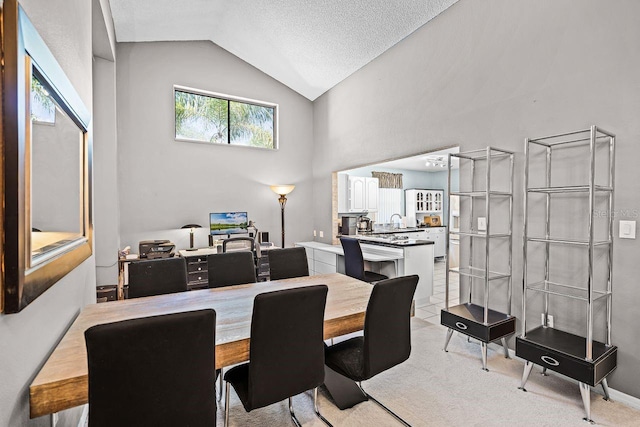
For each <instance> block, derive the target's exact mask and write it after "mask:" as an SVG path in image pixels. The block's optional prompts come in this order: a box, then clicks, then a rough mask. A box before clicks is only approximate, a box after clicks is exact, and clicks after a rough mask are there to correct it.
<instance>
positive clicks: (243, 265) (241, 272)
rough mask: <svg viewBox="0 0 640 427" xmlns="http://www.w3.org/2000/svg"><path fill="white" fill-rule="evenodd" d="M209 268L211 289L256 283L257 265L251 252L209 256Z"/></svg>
mask: <svg viewBox="0 0 640 427" xmlns="http://www.w3.org/2000/svg"><path fill="white" fill-rule="evenodd" d="M207 266H208V270H209V272H208V273H209V287H210V288H220V287H223V286H232V285H243V284H245V283H255V282H256V265H255V264H254V262H253V254H252V253H251V252H247V251H238V252H227V253H222V254H213V255H209V256H207Z"/></svg>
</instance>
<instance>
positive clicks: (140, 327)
mask: <svg viewBox="0 0 640 427" xmlns="http://www.w3.org/2000/svg"><path fill="white" fill-rule="evenodd" d="M215 322H216V313H215V311H213V310H211V309H207V310H199V311H191V312H184V313H173V314H167V315H162V316H153V317H145V318H139V319H130V320H124V321H120V322H115V323H108V324H103V325H97V326H93V327H91V328H89V329H87V330H86V331H85V341H86V344H87V359H88V367H89V427H101V426H109V427H111V426H125V425H128V426H153V425H176V426H177V425H189V426H205V425H210V426H212V425H215V423H216V396H215V379H216V372H215V351H214V349H215Z"/></svg>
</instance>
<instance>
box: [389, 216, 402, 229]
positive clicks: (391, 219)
mask: <svg viewBox="0 0 640 427" xmlns="http://www.w3.org/2000/svg"><path fill="white" fill-rule="evenodd" d="M394 216H397V217H398V218H400V222H402V215H400V214H398V213H394V214H393V215H391V218H389V222H390V223H391V225H392V226H393V228H399V227H396V225H395V222H393V217H394Z"/></svg>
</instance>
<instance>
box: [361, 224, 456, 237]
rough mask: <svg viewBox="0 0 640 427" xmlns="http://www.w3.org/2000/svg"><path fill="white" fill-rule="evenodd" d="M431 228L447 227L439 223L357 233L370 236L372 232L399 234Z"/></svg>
mask: <svg viewBox="0 0 640 427" xmlns="http://www.w3.org/2000/svg"><path fill="white" fill-rule="evenodd" d="M431 228H447V227H446V226H445V225H439V226H437V227H407V228H392V229H389V228H385V229H378V230H375V229H374V230H373V231H366V232H364V233H358V234H356V236H357V235H364V236H370V235H372V234H397V233H412V232H414V231H424V230H429V229H431Z"/></svg>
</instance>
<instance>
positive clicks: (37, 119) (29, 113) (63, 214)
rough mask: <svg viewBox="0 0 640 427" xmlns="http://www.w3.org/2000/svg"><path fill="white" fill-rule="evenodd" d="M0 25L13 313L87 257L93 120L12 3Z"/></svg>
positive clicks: (8, 290)
mask: <svg viewBox="0 0 640 427" xmlns="http://www.w3.org/2000/svg"><path fill="white" fill-rule="evenodd" d="M2 23H3V32H2V46H3V53H4V57H3V60H4V77H3V81H2V86H3V92H4V97H3V104H2V113H3V114H2V118H3V126H2V153H3V163H2V176H3V181H4V192H3V202H4V203H3V206H4V208H3V212H2V235H3V246H2V264H3V265H2V286H3V292H2V294H3V304H4V312H5V313H16V312H18V311H20V310H22V309H23V308H24V307H26V306H27V305H28V304H29V303H31V302H32V301H33V300H35V299H36V298H37V297H38V296H40V295H41V294H42V293H43V292H45V291H46V290H47V289H49V288H50V287H51V286H53V285H54V284H55V283H56V282H57V281H58V280H60V279H61V278H62V277H63V276H65V275H66V274H68V273H69V272H70V271H71V270H73V269H74V268H75V267H77V266H78V265H79V264H80V263H82V262H83V261H84V260H85V259H87V258H88V257H89V256H91V253H92V247H93V242H92V218H91V216H92V214H91V205H92V203H91V182H92V178H91V166H92V149H91V138H90V120H91V115H90V113H89V110H88V109H87V108H86V107H85V105H84V103H83V102H82V100H81V98H80V96H79V95H78V93H77V92H76V91H75V89H74V87H73V85H72V84H71V82H70V81H69V79H68V78H67V76H66V75H65V73H64V71H63V70H62V67H61V66H60V65H59V64H58V62H57V61H56V59H55V58H54V56H53V54H52V53H51V51H50V50H49V49H48V48H47V46H46V44H45V43H44V41H43V40H42V38H41V37H40V35H39V34H38V32H37V30H36V29H35V27H34V26H33V24H32V23H31V22H30V21H29V18H28V17H27V15H26V14H25V13H24V11H23V10H22V8H21V7H20V6H19V4H18V2H17V1H16V0H5V1H4V3H3V6H2ZM88 78H90V77H88Z"/></svg>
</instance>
